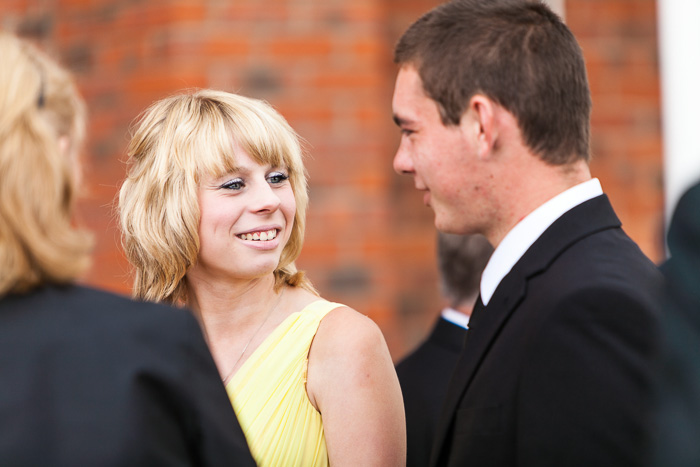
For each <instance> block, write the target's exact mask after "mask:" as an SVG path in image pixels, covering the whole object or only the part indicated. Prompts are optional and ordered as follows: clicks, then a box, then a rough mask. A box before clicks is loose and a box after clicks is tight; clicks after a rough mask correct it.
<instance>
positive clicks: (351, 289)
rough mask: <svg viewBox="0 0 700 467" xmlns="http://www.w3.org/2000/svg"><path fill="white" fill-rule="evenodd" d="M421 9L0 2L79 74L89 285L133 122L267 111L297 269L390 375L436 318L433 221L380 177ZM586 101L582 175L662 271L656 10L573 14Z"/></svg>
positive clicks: (381, 4)
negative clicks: (588, 174) (299, 194)
mask: <svg viewBox="0 0 700 467" xmlns="http://www.w3.org/2000/svg"><path fill="white" fill-rule="evenodd" d="M438 3H439V2H437V1H427V0H352V1H348V0H344V1H341V0H326V1H318V2H309V1H303V0H268V1H265V2H262V1H259V0H237V1H235V2H232V1H228V0H208V1H194V0H159V1H149V2H142V1H135V0H90V1H89V0H62V1H43V2H39V1H38V0H37V1H20V0H3V2H2V4H1V5H0V21H1V23H0V25H2V27H4V28H6V29H10V30H14V31H18V32H19V33H20V34H21V35H23V36H25V37H29V38H32V39H34V40H36V41H37V42H39V43H40V44H41V45H42V46H44V47H45V48H46V49H48V50H49V51H51V52H52V53H54V54H55V56H57V57H59V58H60V59H61V60H62V61H63V63H65V64H66V65H67V66H68V67H69V68H70V69H72V70H73V71H74V73H75V74H76V76H77V79H78V81H79V85H80V88H81V90H82V92H83V94H84V95H85V97H86V100H87V102H88V106H89V108H90V112H91V120H90V128H89V134H90V138H89V141H88V146H87V148H86V151H85V153H86V159H87V162H88V171H87V173H88V175H87V177H86V181H87V182H88V189H89V192H88V194H87V197H86V199H85V201H84V202H83V203H82V205H81V216H82V218H83V220H84V221H85V223H87V224H88V225H89V226H90V227H92V228H93V229H94V230H95V231H96V232H97V233H98V240H99V241H98V245H97V249H96V255H95V266H94V268H93V270H92V272H91V274H90V275H89V277H88V278H87V282H88V283H91V284H94V285H98V286H102V287H106V288H109V289H112V290H116V291H121V292H128V290H129V278H128V265H127V264H126V262H125V261H124V258H123V256H122V254H121V251H120V249H119V247H118V242H119V235H118V230H117V228H116V224H115V222H114V215H113V211H112V206H111V203H112V201H113V199H114V196H115V194H116V192H117V189H118V185H119V182H120V180H121V179H122V177H123V174H124V166H123V164H122V161H123V158H124V150H125V147H126V144H127V142H128V127H129V123H130V122H131V121H132V120H133V118H134V117H136V115H137V114H138V113H139V112H141V111H142V110H143V109H144V108H145V107H146V106H147V105H148V104H150V103H151V102H152V101H153V100H155V99H158V98H160V97H163V96H166V95H168V94H171V93H173V92H175V91H177V90H180V89H183V88H188V87H215V88H221V89H225V90H229V91H235V92H240V93H242V94H245V95H251V96H256V97H261V98H265V99H267V100H268V101H269V102H270V103H271V104H272V105H274V106H275V107H276V108H277V109H278V110H279V111H280V112H281V113H282V114H283V115H284V116H285V117H286V118H287V119H288V120H289V122H290V123H291V125H292V126H293V127H294V128H295V129H296V130H297V131H298V132H299V133H300V134H301V135H302V136H303V137H304V138H305V139H306V141H307V142H308V149H309V153H310V157H309V159H308V162H307V166H308V169H309V173H310V177H311V184H310V188H311V206H310V211H309V222H308V229H307V242H306V245H305V247H304V251H303V252H302V256H301V258H300V260H299V266H300V267H301V268H302V269H306V270H307V271H308V273H309V275H310V277H311V279H312V280H313V281H314V283H315V284H316V286H317V287H318V288H319V290H320V291H321V292H322V293H323V295H324V296H325V297H326V298H329V299H331V300H336V301H340V302H344V303H347V304H348V305H350V306H352V307H354V308H356V309H357V310H359V311H361V312H363V313H366V314H368V315H369V316H370V317H372V318H373V319H374V320H375V321H376V322H377V323H378V324H379V325H380V327H381V328H382V330H383V331H384V333H385V335H386V338H387V341H388V343H389V346H390V350H391V352H392V355H393V356H394V358H395V359H398V358H400V357H401V356H402V355H403V354H404V353H405V352H406V351H407V350H409V349H410V348H411V347H413V346H414V345H415V344H416V342H417V341H418V340H419V339H421V338H422V337H423V336H424V335H425V333H426V332H427V331H428V329H429V326H430V325H431V323H432V320H433V319H434V317H435V316H436V314H437V312H438V310H439V307H440V304H439V299H438V294H437V278H436V269H435V265H434V254H433V251H434V230H433V226H432V213H431V212H430V210H429V209H427V208H425V207H424V206H423V205H422V202H421V196H420V195H419V194H418V193H416V192H415V190H413V185H412V181H411V180H410V179H409V178H408V177H399V176H398V175H395V174H394V173H393V169H392V167H391V162H392V157H393V154H394V150H395V148H396V144H397V141H398V131H397V130H396V129H395V128H394V126H393V123H392V122H391V93H392V88H393V80H394V76H395V73H396V70H395V67H394V65H393V64H392V63H391V50H392V47H393V44H394V42H395V41H396V39H397V38H398V36H399V35H400V34H401V32H402V31H403V30H404V29H405V27H406V26H407V25H408V24H410V22H412V21H413V20H414V19H416V18H417V17H418V16H419V15H420V14H421V13H422V12H424V11H426V10H427V9H429V8H431V7H432V6H434V5H437V4H438ZM566 7H567V19H568V21H569V23H570V24H571V27H572V29H573V30H574V33H575V34H577V36H578V37H579V39H580V41H581V44H582V46H583V48H584V53H585V55H586V58H587V60H588V66H589V72H590V77H591V82H592V88H593V94H594V95H593V99H594V114H593V125H594V126H593V149H594V157H595V161H594V164H593V170H594V173H595V174H596V175H598V176H599V177H600V178H601V180H602V182H603V186H604V188H605V190H606V191H607V192H608V193H610V195H611V198H612V200H613V203H614V204H615V205H616V207H617V208H618V211H619V213H620V216H621V217H622V220H623V222H624V224H625V227H626V228H627V230H628V232H629V233H630V234H631V235H632V237H633V238H634V239H635V240H637V241H638V242H639V243H640V245H641V246H642V248H643V249H644V250H645V251H646V252H647V254H649V255H650V256H651V257H652V258H653V259H659V258H660V255H661V249H660V247H659V243H658V241H659V239H658V233H659V232H660V222H661V209H662V205H661V200H662V195H661V168H660V166H661V139H660V129H659V127H660V125H659V102H658V100H659V98H658V94H659V93H658V73H657V59H656V37H655V10H654V2H653V1H645V0H627V1H624V0H608V1H602V0H600V1H591V0H569V1H568V2H567V4H566Z"/></svg>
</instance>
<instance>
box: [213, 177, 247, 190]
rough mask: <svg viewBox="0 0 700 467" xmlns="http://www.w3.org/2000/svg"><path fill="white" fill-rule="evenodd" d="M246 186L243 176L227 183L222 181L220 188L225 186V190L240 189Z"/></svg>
mask: <svg viewBox="0 0 700 467" xmlns="http://www.w3.org/2000/svg"><path fill="white" fill-rule="evenodd" d="M244 186H245V184H244V183H243V179H241V178H234V179H233V180H228V181H227V182H225V183H222V184H221V185H219V188H223V189H225V190H240V189H242V188H243V187H244Z"/></svg>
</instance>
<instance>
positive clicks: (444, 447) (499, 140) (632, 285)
mask: <svg viewBox="0 0 700 467" xmlns="http://www.w3.org/2000/svg"><path fill="white" fill-rule="evenodd" d="M395 61H396V62H397V63H398V64H399V65H400V70H399V73H398V77H397V80H396V88H395V91H394V99H393V109H394V119H395V121H396V123H397V124H398V126H399V127H400V128H401V131H402V138H401V144H400V146H399V149H398V151H397V154H396V156H395V159H394V168H395V169H396V171H397V172H399V173H402V174H408V175H412V176H413V178H414V181H415V186H416V188H417V189H419V190H422V191H425V197H424V200H425V203H426V204H427V205H429V206H430V207H432V209H433V210H434V211H435V224H436V226H437V228H438V229H440V230H442V231H446V232H452V233H460V234H468V233H481V234H483V235H484V236H486V238H487V239H488V240H489V241H490V242H491V244H492V245H493V246H494V247H496V250H495V252H494V254H493V255H492V257H491V259H490V260H489V263H488V265H487V266H486V269H485V270H484V274H483V276H482V280H481V285H480V299H479V300H478V301H477V305H476V307H475V310H474V312H473V314H472V317H471V321H470V326H469V328H470V329H469V331H468V332H467V339H466V344H465V348H464V351H463V353H462V356H461V358H460V361H459V362H458V364H457V367H456V370H455V374H454V376H453V378H452V381H451V383H450V388H449V390H448V394H447V398H446V402H445V405H444V406H443V411H442V415H441V418H440V422H439V423H438V427H437V435H436V439H435V445H434V446H433V450H432V458H431V465H434V466H436V465H441V466H442V465H464V464H466V463H470V464H471V465H479V466H488V465H519V466H529V465H533V466H534V465H536V466H548V465H556V466H560V465H569V466H570V465H586V466H591V465H641V464H643V463H644V462H645V461H646V460H647V459H648V454H649V441H650V435H651V427H650V409H651V398H652V393H651V384H650V383H651V376H652V375H651V373H652V369H651V361H652V359H653V357H654V355H655V351H656V336H657V311H658V310H657V308H658V304H657V298H658V297H657V289H658V288H659V286H660V285H661V276H660V274H659V273H658V271H657V269H656V267H655V266H654V264H653V263H651V262H650V261H649V260H648V259H647V258H646V257H645V256H644V254H643V253H642V252H641V251H640V250H639V248H638V247H637V245H636V244H635V243H634V242H633V241H632V240H630V238H629V237H628V236H627V235H626V234H625V233H624V232H623V231H622V229H621V226H620V221H619V220H618V218H617V216H616V215H615V213H614V211H613V209H612V207H611V205H610V202H609V201H608V198H607V196H605V195H604V194H603V191H602V189H601V186H600V183H599V182H598V180H597V179H595V178H591V175H590V171H589V168H588V159H589V117H590V108H591V102H590V92H589V89H588V82H587V77H586V70H585V65H584V61H583V56H582V53H581V49H580V47H579V46H578V44H577V42H576V40H575V38H574V36H573V35H572V33H571V31H569V29H568V28H567V27H566V25H564V24H563V23H562V21H561V20H560V19H559V18H558V17H557V16H556V15H555V14H554V13H552V12H551V11H550V10H549V9H548V8H547V7H546V6H545V5H544V4H542V3H540V2H525V1H520V2H516V1H512V0H510V1H509V0H495V1H489V2H483V1H480V0H461V1H452V2H449V3H446V4H444V5H441V6H439V7H437V8H435V9H433V10H432V11H430V12H428V13H427V14H425V15H424V16H423V17H422V18H420V19H419V20H418V21H416V22H415V23H414V24H413V25H412V26H411V27H410V28H409V29H408V30H407V31H406V33H405V34H404V35H403V37H402V38H401V39H400V41H399V43H398V44H397V46H396V50H395Z"/></svg>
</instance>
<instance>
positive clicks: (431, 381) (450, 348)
mask: <svg viewBox="0 0 700 467" xmlns="http://www.w3.org/2000/svg"><path fill="white" fill-rule="evenodd" d="M492 252H493V247H492V246H491V245H490V244H489V243H488V241H487V240H486V239H485V238H484V237H483V236H481V235H451V234H446V233H442V232H438V239H437V259H438V261H437V263H438V272H439V276H440V291H441V296H442V297H443V299H444V300H445V302H446V305H447V306H445V307H444V308H443V310H442V311H441V313H440V316H439V317H438V319H437V320H436V322H435V325H434V327H433V329H432V331H431V333H430V334H429V335H428V338H427V339H426V340H425V341H424V342H423V343H422V344H421V345H420V346H419V347H418V348H417V349H415V350H414V351H413V352H412V353H411V354H410V355H408V356H407V357H405V358H404V359H403V360H402V361H401V362H399V363H398V364H397V365H396V373H397V374H398V376H399V382H400V383H401V392H402V394H403V399H404V406H405V409H406V431H407V438H408V439H407V441H408V451H407V458H406V459H407V461H406V465H407V467H422V466H427V465H428V463H429V461H430V449H431V447H432V444H433V438H434V436H435V427H436V425H437V421H438V416H439V415H440V409H441V408H442V404H443V402H444V399H445V394H446V393H447V386H448V383H449V382H450V378H451V376H452V372H453V371H454V367H455V364H456V363H457V359H458V358H459V355H460V353H461V351H462V347H463V345H464V338H465V336H466V333H467V326H468V323H469V315H470V314H471V311H472V307H473V306H474V302H475V300H476V297H477V295H478V293H479V281H480V279H481V273H482V271H483V270H484V266H486V262H487V261H488V259H489V257H490V256H491V253H492Z"/></svg>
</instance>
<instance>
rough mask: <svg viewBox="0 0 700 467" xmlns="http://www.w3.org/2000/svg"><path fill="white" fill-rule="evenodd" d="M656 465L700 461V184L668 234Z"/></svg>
mask: <svg viewBox="0 0 700 467" xmlns="http://www.w3.org/2000/svg"><path fill="white" fill-rule="evenodd" d="M667 244H668V250H669V253H670V258H669V259H668V260H666V261H665V262H664V263H663V264H662V265H661V271H662V272H663V273H664V276H665V278H666V293H665V294H664V301H663V307H664V313H663V316H662V320H661V324H662V338H663V340H662V352H661V358H660V368H659V385H658V398H659V401H658V402H659V403H658V412H657V421H658V423H659V427H658V430H657V431H658V440H657V444H656V449H655V453H654V466H655V467H666V466H672V467H691V466H697V465H700V443H698V440H700V184H695V185H693V186H692V187H690V188H689V189H688V190H687V191H686V192H685V193H684V194H683V195H682V196H681V198H680V200H679V201H678V204H677V205H676V208H675V210H674V212H673V216H672V218H671V222H670V225H669V229H668V236H667Z"/></svg>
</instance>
